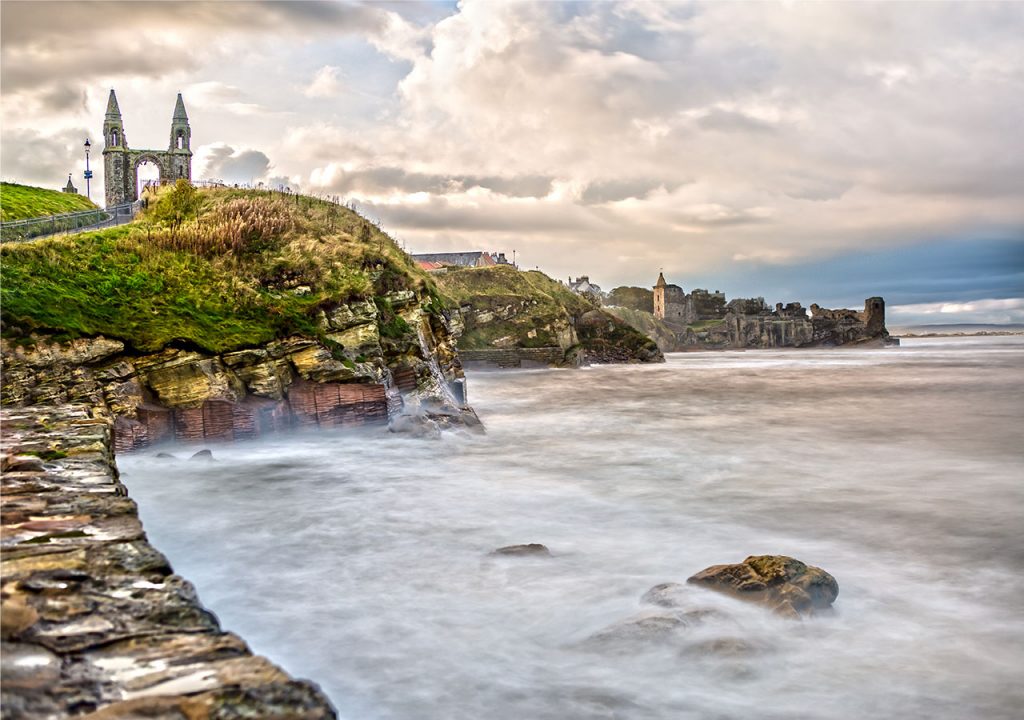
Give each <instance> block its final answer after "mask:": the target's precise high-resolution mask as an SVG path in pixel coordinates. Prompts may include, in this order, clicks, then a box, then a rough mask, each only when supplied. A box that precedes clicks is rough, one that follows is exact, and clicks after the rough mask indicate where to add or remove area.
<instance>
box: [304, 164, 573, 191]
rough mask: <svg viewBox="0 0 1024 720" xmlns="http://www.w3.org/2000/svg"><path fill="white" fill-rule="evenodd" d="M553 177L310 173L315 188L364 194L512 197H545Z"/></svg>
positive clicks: (386, 170) (331, 169)
mask: <svg viewBox="0 0 1024 720" xmlns="http://www.w3.org/2000/svg"><path fill="white" fill-rule="evenodd" d="M552 180H553V178H551V177H543V176H537V175H526V176H513V177H497V176H495V177H480V176H470V175H440V174H433V173H418V172H408V171H406V170H404V169H402V168H400V167H365V168H359V169H355V170H346V169H345V167H344V166H342V165H341V164H338V163H332V164H328V165H327V166H325V167H321V168H316V169H314V170H313V172H312V173H311V175H310V181H311V183H312V184H313V186H314V187H317V188H319V189H321V190H327V191H330V192H335V193H341V194H349V193H358V194H363V195H394V194H395V193H405V194H415V193H430V194H434V195H447V194H451V193H461V192H464V191H465V190H469V189H471V188H484V189H487V190H493V191H494V192H496V193H498V194H501V195H506V196H508V197H543V196H545V195H547V194H548V193H549V192H550V191H551V183H552Z"/></svg>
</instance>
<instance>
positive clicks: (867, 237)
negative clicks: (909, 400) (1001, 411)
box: [0, 0, 1024, 325]
mask: <svg viewBox="0 0 1024 720" xmlns="http://www.w3.org/2000/svg"><path fill="white" fill-rule="evenodd" d="M0 34H2V37H0V55H2V57H0V59H2V67H0V91H2V126H0V175H2V177H3V179H4V180H7V181H16V182H24V183H29V184H37V185H42V186H47V187H60V186H63V184H64V183H65V182H66V180H67V175H68V173H72V174H73V178H74V181H75V184H76V185H79V186H80V187H81V186H83V185H84V181H82V180H81V177H82V171H83V170H84V151H83V147H82V144H83V142H84V139H85V138H86V137H89V138H90V139H91V140H92V142H93V153H92V158H91V167H92V168H93V169H94V171H95V172H96V177H95V178H94V180H93V184H92V190H91V192H92V196H93V198H94V199H100V198H102V174H103V173H102V158H101V156H100V150H101V146H102V124H103V113H104V109H105V107H106V102H107V96H108V94H109V92H110V89H111V88H114V89H116V91H117V97H118V100H119V103H120V107H121V111H122V115H123V118H124V127H125V135H126V138H127V140H128V142H129V145H130V146H131V147H133V148H152V149H162V148H166V147H167V145H168V140H169V131H170V119H171V115H172V111H173V108H174V100H175V96H176V93H178V92H181V93H182V95H183V97H184V100H185V106H186V108H187V110H188V113H189V118H190V121H191V127H192V149H193V151H194V153H195V156H194V158H193V176H194V177H196V178H215V179H221V180H224V181H227V182H232V183H234V182H240V183H248V182H264V183H270V184H275V185H277V184H285V185H288V186H289V187H292V188H300V189H301V190H302V191H304V192H312V193H324V194H330V195H337V196H339V197H341V198H343V199H344V200H346V201H351V202H354V203H356V205H357V206H358V207H359V209H360V210H361V211H362V212H363V213H364V214H366V215H368V216H370V217H372V218H374V219H377V220H379V221H380V222H381V224H382V227H384V228H385V229H386V230H388V231H389V232H390V233H391V234H392V235H393V236H394V237H396V238H397V239H398V240H399V241H400V242H402V243H403V244H404V245H405V247H406V248H407V249H408V250H410V251H411V252H442V251H458V250H493V251H502V252H505V253H506V254H507V255H509V256H511V255H512V252H513V250H514V251H515V255H516V258H517V260H518V261H519V262H520V265H521V267H525V268H534V267H538V268H540V269H542V270H544V271H545V272H547V273H548V274H550V275H552V276H554V277H556V278H559V279H563V280H565V279H568V278H569V276H572V277H576V276H580V275H588V276H589V277H590V279H591V280H592V281H593V282H595V283H597V284H599V285H601V286H602V287H603V288H605V289H606V290H607V289H611V288H613V287H616V286H619V285H638V286H645V287H650V286H651V285H653V283H654V281H655V279H656V278H657V275H658V272H659V271H664V273H665V276H666V278H667V279H668V280H669V281H670V282H674V283H677V284H679V285H682V286H683V287H684V288H685V289H686V290H690V289H692V288H694V287H703V288H706V289H711V290H722V291H724V292H726V293H727V295H729V296H730V297H735V296H763V297H765V299H766V300H767V301H768V302H769V303H775V302H778V301H786V302H788V301H792V300H797V301H801V302H803V303H804V305H805V306H806V305H810V304H811V303H812V302H817V303H818V304H819V305H822V306H825V307H860V306H861V305H862V303H863V300H864V298H866V297H869V296H872V295H882V296H883V297H885V298H886V301H887V306H888V310H889V323H890V325H898V324H917V323H956V322H985V323H990V322H1024V134H1022V128H1024V42H1022V41H1021V38H1022V37H1024V3H1021V2H1004V3H984V2H963V3H927V2H903V3H896V2H890V3H880V4H875V3H868V2H858V3H841V2H828V3H820V2H819V3H800V2H782V3H768V2H759V3H743V2H714V3H690V2H678V3H674V2H673V3H670V2H639V1H633V0H622V1H621V2H573V3H562V2H507V1H504V2H503V1H501V0H464V1H463V2H459V3H452V2H415V1H410V2H377V3H342V2H183V3H179V2H159V1H154V2H112V3H107V2H60V3H57V2H18V1H16V0H4V1H3V2H2V3H0Z"/></svg>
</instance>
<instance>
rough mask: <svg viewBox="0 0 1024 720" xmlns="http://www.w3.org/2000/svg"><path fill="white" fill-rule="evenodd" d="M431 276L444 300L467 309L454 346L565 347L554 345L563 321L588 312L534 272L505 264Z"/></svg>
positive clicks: (581, 303)
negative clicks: (461, 333) (463, 331)
mask: <svg viewBox="0 0 1024 720" xmlns="http://www.w3.org/2000/svg"><path fill="white" fill-rule="evenodd" d="M436 277H437V283H438V286H439V287H440V289H441V291H442V292H443V293H444V294H445V295H446V296H447V297H449V298H450V299H451V300H453V301H454V302H455V303H456V304H458V305H459V306H462V307H467V306H468V307H470V308H472V315H471V316H470V317H468V318H467V322H466V332H465V333H464V334H463V335H462V337H461V338H460V339H459V347H460V348H462V349H465V350H482V349H486V348H489V347H493V346H495V345H496V344H497V345H504V346H509V347H512V346H516V347H547V346H552V345H560V344H561V345H567V344H571V343H567V342H565V341H564V340H562V341H560V334H561V333H564V332H565V330H566V329H567V327H568V323H567V321H568V320H569V318H572V317H579V316H581V315H583V314H584V313H586V312H588V311H590V310H593V309H594V305H593V304H592V303H591V302H589V301H588V300H586V299H584V298H583V297H581V296H579V295H577V294H576V293H574V292H572V291H570V290H569V289H568V288H567V287H565V286H564V285H562V284H561V283H559V282H556V281H555V280H552V279H551V278H549V277H548V276H547V275H545V274H544V273H542V272H539V271H537V270H529V271H525V272H521V271H519V270H517V269H516V268H514V267H512V266H511V265H492V266H488V267H481V268H463V269H459V270H454V269H452V270H449V271H448V272H446V273H441V274H438V275H437V276H436Z"/></svg>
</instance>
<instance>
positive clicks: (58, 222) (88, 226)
mask: <svg viewBox="0 0 1024 720" xmlns="http://www.w3.org/2000/svg"><path fill="white" fill-rule="evenodd" d="M139 207H140V203H138V202H134V203H125V204H124V205H115V206H113V207H109V208H106V209H105V210H101V209H99V208H97V209H96V210H79V211H78V212H73V213H64V214H62V215H48V216H45V217H38V218H28V219H27V220H11V221H10V222H5V223H0V242H5V243H7V242H27V241H29V240H40V239H42V238H48V237H53V236H55V235H71V234H73V233H80V232H85V231H87V230H98V229H100V228H105V227H111V226H113V225H123V224H124V223H127V222H131V221H132V220H133V219H134V218H135V215H136V214H138V212H139Z"/></svg>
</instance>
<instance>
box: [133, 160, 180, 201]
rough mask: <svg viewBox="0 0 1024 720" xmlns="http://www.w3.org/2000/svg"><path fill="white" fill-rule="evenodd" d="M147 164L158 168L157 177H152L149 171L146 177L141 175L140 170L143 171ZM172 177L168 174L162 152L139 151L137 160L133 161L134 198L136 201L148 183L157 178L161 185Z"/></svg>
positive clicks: (157, 182) (156, 180)
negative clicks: (161, 155) (162, 159)
mask: <svg viewBox="0 0 1024 720" xmlns="http://www.w3.org/2000/svg"><path fill="white" fill-rule="evenodd" d="M146 166H148V167H152V168H155V169H156V178H153V177H152V173H147V177H145V178H142V177H140V171H142V170H143V168H144V167H146ZM170 179H171V178H170V177H169V176H168V175H167V170H166V168H165V167H164V163H163V162H161V157H160V153H156V152H143V153H139V154H138V155H137V156H136V157H135V161H134V162H133V163H132V175H131V181H132V200H133V201H134V200H138V199H139V197H140V195H141V194H142V191H143V189H145V186H146V184H147V183H149V182H152V181H154V180H155V182H156V184H157V185H159V184H161V183H162V182H165V181H167V180H170Z"/></svg>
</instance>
